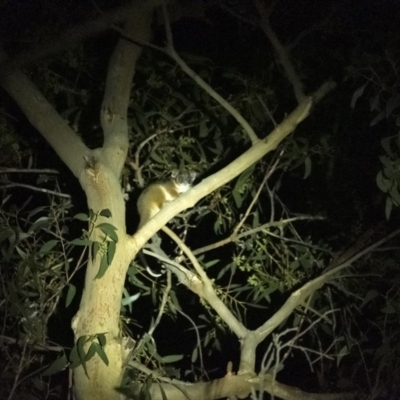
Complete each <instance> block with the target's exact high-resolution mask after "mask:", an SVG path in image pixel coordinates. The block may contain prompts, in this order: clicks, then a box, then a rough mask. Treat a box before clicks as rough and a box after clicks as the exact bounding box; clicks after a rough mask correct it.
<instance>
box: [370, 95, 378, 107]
mask: <svg viewBox="0 0 400 400" xmlns="http://www.w3.org/2000/svg"><path fill="white" fill-rule="evenodd" d="M379 100H380V94H379V93H378V94H377V95H376V96H375V97H374V98H373V99H372V100H371V101H370V111H375V110H378V109H379Z"/></svg>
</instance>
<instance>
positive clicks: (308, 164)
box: [303, 156, 312, 179]
mask: <svg viewBox="0 0 400 400" xmlns="http://www.w3.org/2000/svg"><path fill="white" fill-rule="evenodd" d="M311 166H312V163H311V158H310V157H309V156H307V157H306V158H305V160H304V168H305V170H304V176H303V179H307V178H308V177H309V176H310V174H311Z"/></svg>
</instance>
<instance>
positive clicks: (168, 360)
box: [161, 354, 183, 364]
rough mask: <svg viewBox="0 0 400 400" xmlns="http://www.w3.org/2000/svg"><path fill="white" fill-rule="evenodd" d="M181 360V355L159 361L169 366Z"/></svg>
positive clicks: (170, 356) (173, 355)
mask: <svg viewBox="0 0 400 400" xmlns="http://www.w3.org/2000/svg"><path fill="white" fill-rule="evenodd" d="M182 358H183V355H182V354H171V355H169V356H165V357H162V358H161V360H162V361H163V362H164V363H165V364H170V363H174V362H176V361H180V360H182Z"/></svg>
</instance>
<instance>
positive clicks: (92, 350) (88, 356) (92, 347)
mask: <svg viewBox="0 0 400 400" xmlns="http://www.w3.org/2000/svg"><path fill="white" fill-rule="evenodd" d="M96 345H97V346H99V345H98V344H97V343H92V344H91V345H90V347H89V350H88V351H87V353H86V355H85V362H87V361H89V360H90V359H91V358H93V357H94V355H95V354H96ZM99 347H100V346H99Z"/></svg>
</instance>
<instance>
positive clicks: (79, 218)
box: [73, 213, 89, 221]
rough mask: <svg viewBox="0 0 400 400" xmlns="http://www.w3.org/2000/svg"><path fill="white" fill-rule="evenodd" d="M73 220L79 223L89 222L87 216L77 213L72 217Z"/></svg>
mask: <svg viewBox="0 0 400 400" xmlns="http://www.w3.org/2000/svg"><path fill="white" fill-rule="evenodd" d="M73 218H74V219H78V220H79V221H89V216H88V215H87V214H84V213H79V214H76V215H74V216H73Z"/></svg>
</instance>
